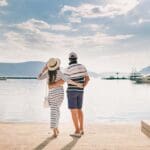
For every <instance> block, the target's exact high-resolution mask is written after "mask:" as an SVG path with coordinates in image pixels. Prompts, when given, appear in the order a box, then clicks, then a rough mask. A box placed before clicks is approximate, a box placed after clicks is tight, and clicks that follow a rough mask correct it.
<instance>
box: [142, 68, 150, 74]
mask: <svg viewBox="0 0 150 150" xmlns="http://www.w3.org/2000/svg"><path fill="white" fill-rule="evenodd" d="M140 73H142V74H150V66H148V67H145V68H143V69H142V70H141V71H140Z"/></svg>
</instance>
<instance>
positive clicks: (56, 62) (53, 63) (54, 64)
mask: <svg viewBox="0 0 150 150" xmlns="http://www.w3.org/2000/svg"><path fill="white" fill-rule="evenodd" d="M60 63H61V61H60V59H59V58H50V59H49V61H48V62H47V67H48V70H50V71H54V70H56V69H57V68H59V67H60Z"/></svg>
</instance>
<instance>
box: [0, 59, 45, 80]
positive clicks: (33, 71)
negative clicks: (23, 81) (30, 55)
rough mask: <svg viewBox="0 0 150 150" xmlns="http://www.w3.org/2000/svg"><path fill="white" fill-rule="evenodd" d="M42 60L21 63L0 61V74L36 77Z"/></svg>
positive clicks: (41, 65)
mask: <svg viewBox="0 0 150 150" xmlns="http://www.w3.org/2000/svg"><path fill="white" fill-rule="evenodd" d="M43 65H44V62H40V61H29V62H22V63H0V76H11V77H15V76H17V77H18V76H19V77H20V76H23V77H24V76H27V77H36V76H37V75H38V73H39V72H40V70H41V68H42V67H43Z"/></svg>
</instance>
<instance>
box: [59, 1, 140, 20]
mask: <svg viewBox="0 0 150 150" xmlns="http://www.w3.org/2000/svg"><path fill="white" fill-rule="evenodd" d="M139 3H140V1H139V0H131V1H129V0H123V1H120V0H107V1H106V3H105V4H101V5H95V4H88V3H86V4H81V5H80V6H77V7H74V6H69V5H64V7H63V8H62V9H61V14H65V13H66V15H67V16H68V18H69V20H70V22H72V20H73V21H74V20H79V21H81V20H80V19H81V18H98V17H110V18H112V17H116V16H120V15H126V14H127V13H129V12H130V11H132V10H133V9H134V8H135V7H136V6H137V5H138V4H139ZM67 13H68V14H67Z"/></svg>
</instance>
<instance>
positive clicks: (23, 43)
mask: <svg viewBox="0 0 150 150" xmlns="http://www.w3.org/2000/svg"><path fill="white" fill-rule="evenodd" d="M149 7H150V0H0V62H24V61H31V60H32V61H47V60H48V59H49V58H51V57H58V58H60V59H61V62H62V67H66V66H67V65H68V54H69V53H70V52H72V51H74V52H76V53H77V54H78V57H79V60H78V61H79V63H82V64H84V65H85V66H86V67H87V68H88V69H89V70H91V71H94V72H97V73H99V72H110V71H120V72H130V71H131V70H132V69H133V68H137V70H139V69H141V68H143V67H146V66H149V65H150V48H149V39H150V9H149Z"/></svg>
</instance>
